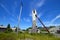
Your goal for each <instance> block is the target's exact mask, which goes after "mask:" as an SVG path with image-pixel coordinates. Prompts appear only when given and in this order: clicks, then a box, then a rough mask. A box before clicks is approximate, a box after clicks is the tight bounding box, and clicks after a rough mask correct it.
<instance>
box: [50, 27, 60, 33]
mask: <svg viewBox="0 0 60 40" xmlns="http://www.w3.org/2000/svg"><path fill="white" fill-rule="evenodd" d="M49 31H50V33H53V34H55V33H58V31H60V27H54V28H51V29H49Z"/></svg>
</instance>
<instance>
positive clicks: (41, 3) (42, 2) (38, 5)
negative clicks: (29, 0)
mask: <svg viewBox="0 0 60 40" xmlns="http://www.w3.org/2000/svg"><path fill="white" fill-rule="evenodd" d="M44 2H45V0H40V1H39V2H38V3H37V4H36V6H37V7H42V6H43V5H44Z"/></svg>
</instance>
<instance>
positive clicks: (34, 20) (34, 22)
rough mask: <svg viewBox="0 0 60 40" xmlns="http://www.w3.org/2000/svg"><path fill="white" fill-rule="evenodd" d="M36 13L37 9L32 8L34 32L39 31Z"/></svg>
mask: <svg viewBox="0 0 60 40" xmlns="http://www.w3.org/2000/svg"><path fill="white" fill-rule="evenodd" d="M36 14H37V12H36V10H32V33H37V26H36V16H35V15H36Z"/></svg>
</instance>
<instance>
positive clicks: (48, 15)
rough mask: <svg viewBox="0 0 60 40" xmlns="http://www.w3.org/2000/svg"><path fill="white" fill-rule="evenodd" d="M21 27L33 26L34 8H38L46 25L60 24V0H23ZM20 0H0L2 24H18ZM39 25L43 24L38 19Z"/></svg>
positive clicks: (0, 19)
mask: <svg viewBox="0 0 60 40" xmlns="http://www.w3.org/2000/svg"><path fill="white" fill-rule="evenodd" d="M22 3H23V6H22V13H21V17H20V28H21V29H26V28H28V27H31V26H32V10H33V9H36V11H37V15H38V17H39V18H40V19H41V20H42V22H43V23H44V24H45V26H50V25H52V26H60V0H22ZM20 4H21V1H20V0H0V25H4V26H7V25H8V24H11V27H14V26H18V16H19V14H20V9H21V8H20ZM37 26H42V25H41V23H40V22H39V21H38V20H37Z"/></svg>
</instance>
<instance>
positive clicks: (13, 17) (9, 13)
mask: <svg viewBox="0 0 60 40" xmlns="http://www.w3.org/2000/svg"><path fill="white" fill-rule="evenodd" d="M0 6H1V7H2V8H4V10H5V11H6V12H7V13H8V15H10V16H11V18H12V19H13V20H16V19H15V16H14V14H13V15H12V14H11V12H10V11H9V10H8V9H7V8H6V7H5V6H4V5H3V4H1V3H0Z"/></svg>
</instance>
